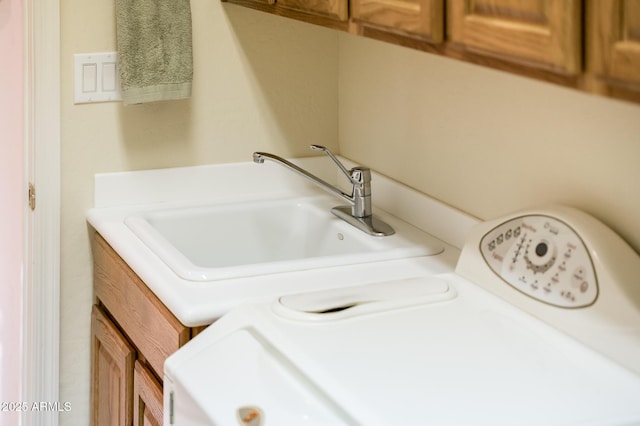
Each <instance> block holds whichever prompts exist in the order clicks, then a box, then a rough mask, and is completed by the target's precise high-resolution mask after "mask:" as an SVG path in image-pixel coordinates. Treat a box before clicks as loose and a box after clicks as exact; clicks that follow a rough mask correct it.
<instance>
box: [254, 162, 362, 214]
mask: <svg viewBox="0 0 640 426" xmlns="http://www.w3.org/2000/svg"><path fill="white" fill-rule="evenodd" d="M265 160H269V161H273V162H274V163H277V164H280V165H281V166H283V167H285V168H287V169H289V170H291V171H293V172H294V173H297V174H298V175H300V176H302V177H304V178H306V179H307V180H309V181H310V182H313V183H315V184H316V185H317V186H319V187H320V188H322V189H324V190H325V191H327V192H329V193H331V194H334V195H337V196H338V197H341V198H343V199H344V200H345V201H346V202H348V203H349V204H351V205H353V204H354V201H353V198H352V197H351V196H350V195H348V194H345V193H344V192H342V191H341V190H340V189H338V188H336V187H335V186H333V185H331V184H330V183H328V182H327V181H325V180H323V179H320V178H319V177H317V176H315V175H312V174H311V173H309V172H308V171H306V170H304V169H302V168H300V167H298V166H296V165H295V164H293V163H292V162H290V161H287V160H285V159H284V158H282V157H279V156H277V155H274V154H269V153H267V152H254V153H253V162H254V163H258V164H263V163H264V161H265Z"/></svg>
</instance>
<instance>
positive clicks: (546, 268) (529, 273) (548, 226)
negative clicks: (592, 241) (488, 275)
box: [480, 215, 598, 308]
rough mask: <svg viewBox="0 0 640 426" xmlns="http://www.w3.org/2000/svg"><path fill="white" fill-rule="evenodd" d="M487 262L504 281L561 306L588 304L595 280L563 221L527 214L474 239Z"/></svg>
mask: <svg viewBox="0 0 640 426" xmlns="http://www.w3.org/2000/svg"><path fill="white" fill-rule="evenodd" d="M480 252H481V253H482V256H483V257H484V260H485V261H486V262H487V264H488V265H489V267H490V268H491V269H492V270H493V272H495V273H496V274H497V275H498V276H499V277H500V278H502V279H503V280H504V281H506V282H507V283H508V284H510V285H511V286H513V287H514V288H516V289H517V290H519V291H521V292H522V293H524V294H526V295H528V296H530V297H533V298H534V299H537V300H540V301H542V302H545V303H548V304H551V305H554V306H559V307H563V308H581V307H585V306H590V305H592V304H593V303H594V302H595V301H596V299H597V297H598V280H597V276H596V273H595V269H594V266H593V262H592V260H591V256H590V255H589V251H588V250H587V247H586V246H585V244H584V242H583V241H582V240H581V239H580V237H579V236H578V234H577V233H576V231H574V230H573V229H572V228H571V227H570V226H568V225H567V224H566V223H564V222H562V221H560V220H558V219H556V218H553V217H550V216H545V215H527V216H521V217H516V218H513V219H511V220H508V221H506V222H504V223H502V224H500V225H498V226H497V227H495V228H493V229H492V230H491V231H489V232H488V233H487V234H485V235H484V237H483V238H482V239H481V241H480Z"/></svg>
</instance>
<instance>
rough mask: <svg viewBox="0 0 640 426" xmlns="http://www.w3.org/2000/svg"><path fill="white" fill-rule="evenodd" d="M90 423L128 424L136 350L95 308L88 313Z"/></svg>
mask: <svg viewBox="0 0 640 426" xmlns="http://www.w3.org/2000/svg"><path fill="white" fill-rule="evenodd" d="M91 339H92V362H91V364H92V366H91V367H92V372H91V376H92V396H91V406H92V407H93V410H92V413H91V423H92V424H94V425H130V424H131V420H132V414H133V410H132V408H133V406H132V403H133V398H132V395H133V365H134V360H135V354H136V353H135V349H134V348H133V347H132V346H131V345H130V344H129V342H128V341H127V339H125V338H124V336H123V335H122V333H120V331H119V330H118V329H117V327H116V326H115V325H114V324H113V322H111V320H109V318H107V316H106V315H105V313H104V312H103V311H102V309H100V308H99V307H97V306H94V307H93V311H92V312H91Z"/></svg>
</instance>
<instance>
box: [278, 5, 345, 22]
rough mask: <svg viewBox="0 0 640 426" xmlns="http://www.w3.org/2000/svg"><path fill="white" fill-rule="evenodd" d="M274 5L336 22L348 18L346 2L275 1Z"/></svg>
mask: <svg viewBox="0 0 640 426" xmlns="http://www.w3.org/2000/svg"><path fill="white" fill-rule="evenodd" d="M276 4H277V5H278V6H280V7H284V8H286V9H293V10H299V11H302V12H307V13H312V14H315V15H321V16H326V17H329V18H332V19H336V20H338V21H346V20H347V19H348V18H349V3H348V0H277V2H276Z"/></svg>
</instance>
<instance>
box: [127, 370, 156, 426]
mask: <svg viewBox="0 0 640 426" xmlns="http://www.w3.org/2000/svg"><path fill="white" fill-rule="evenodd" d="M133 426H162V386H161V385H160V383H159V382H158V380H157V379H156V378H155V377H154V376H153V374H151V372H150V371H149V370H148V369H147V368H145V367H144V366H143V365H142V364H141V363H140V362H139V361H136V365H135V368H134V375H133Z"/></svg>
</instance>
